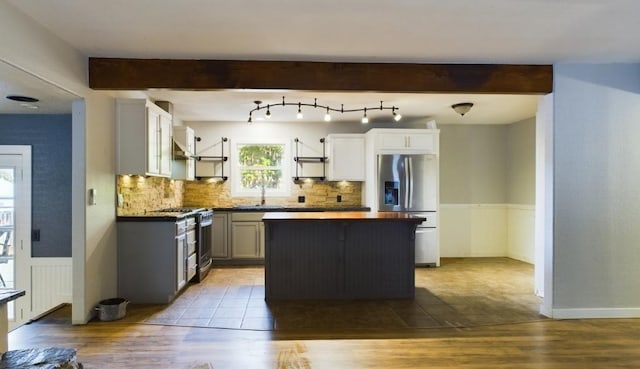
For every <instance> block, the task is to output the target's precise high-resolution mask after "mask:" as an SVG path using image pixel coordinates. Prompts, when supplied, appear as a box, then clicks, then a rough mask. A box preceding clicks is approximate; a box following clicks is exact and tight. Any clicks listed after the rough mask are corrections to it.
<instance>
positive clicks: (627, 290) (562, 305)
mask: <svg viewBox="0 0 640 369" xmlns="http://www.w3.org/2000/svg"><path fill="white" fill-rule="evenodd" d="M554 109H555V110H554V141H555V142H554V167H555V168H554V169H555V182H554V201H555V204H554V242H553V244H554V255H553V259H554V270H553V278H554V281H553V288H554V289H553V316H554V317H560V318H561V317H597V316H601V317H606V316H640V289H639V288H638V281H640V247H638V245H639V244H640V227H639V226H638V225H639V224H640V210H639V209H640V196H638V188H640V171H639V170H638V168H640V146H639V145H638V138H640V124H638V117H640V64H560V65H555V66H554Z"/></svg>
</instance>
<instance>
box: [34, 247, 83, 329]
mask: <svg viewBox="0 0 640 369" xmlns="http://www.w3.org/2000/svg"><path fill="white" fill-rule="evenodd" d="M71 260H72V259H71V258H31V286H32V288H31V306H32V310H31V316H32V318H36V317H38V316H40V315H42V314H44V313H46V312H47V311H49V310H51V309H53V308H54V307H56V306H58V305H60V304H64V303H71V301H72V288H73V279H72V273H71V271H72V267H71V265H72V263H71Z"/></svg>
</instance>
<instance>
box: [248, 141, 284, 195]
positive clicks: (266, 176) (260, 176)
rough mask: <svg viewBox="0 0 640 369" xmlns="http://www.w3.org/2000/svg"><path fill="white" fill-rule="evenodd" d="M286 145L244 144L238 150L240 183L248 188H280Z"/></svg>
mask: <svg viewBox="0 0 640 369" xmlns="http://www.w3.org/2000/svg"><path fill="white" fill-rule="evenodd" d="M283 154H284V145H244V146H241V147H240V149H239V150H238V161H239V163H238V164H239V165H240V167H241V169H240V184H241V186H242V187H243V188H246V189H259V188H262V187H263V186H264V188H268V189H278V188H279V187H280V183H281V180H282V170H281V169H280V166H281V164H282V157H283Z"/></svg>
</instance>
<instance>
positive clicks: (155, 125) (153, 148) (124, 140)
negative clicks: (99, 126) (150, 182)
mask: <svg viewBox="0 0 640 369" xmlns="http://www.w3.org/2000/svg"><path fill="white" fill-rule="evenodd" d="M116 121H117V122H116V124H117V138H118V143H117V145H118V169H117V170H118V174H138V175H154V176H163V177H170V176H171V160H172V152H171V151H172V150H171V149H172V145H173V143H172V134H171V128H172V119H171V115H170V114H169V113H167V112H166V111H164V110H162V109H161V108H160V107H158V106H157V105H155V104H154V103H152V102H151V101H149V100H146V99H118V100H117V101H116Z"/></svg>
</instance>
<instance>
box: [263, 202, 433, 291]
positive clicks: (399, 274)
mask: <svg viewBox="0 0 640 369" xmlns="http://www.w3.org/2000/svg"><path fill="white" fill-rule="evenodd" d="M422 221H424V218H420V217H416V216H412V215H408V214H404V213H369V212H343V213H331V212H325V213H267V214H265V216H264V218H263V222H264V225H265V299H266V300H267V301H273V300H300V299H306V300H314V299H413V298H414V293H415V273H414V268H415V231H416V227H417V225H418V224H419V223H421V222H422Z"/></svg>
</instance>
